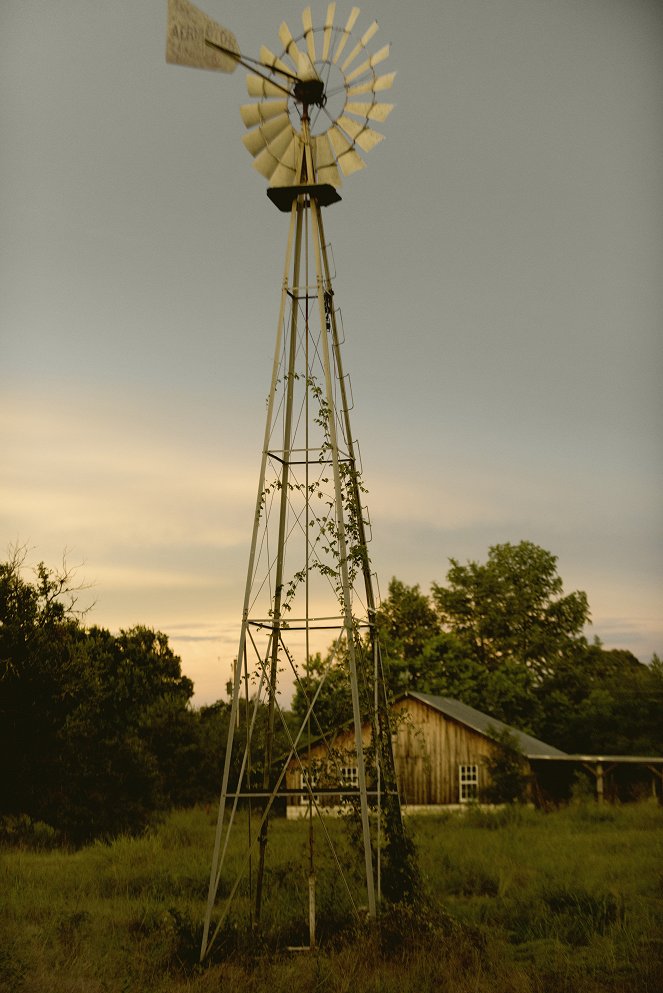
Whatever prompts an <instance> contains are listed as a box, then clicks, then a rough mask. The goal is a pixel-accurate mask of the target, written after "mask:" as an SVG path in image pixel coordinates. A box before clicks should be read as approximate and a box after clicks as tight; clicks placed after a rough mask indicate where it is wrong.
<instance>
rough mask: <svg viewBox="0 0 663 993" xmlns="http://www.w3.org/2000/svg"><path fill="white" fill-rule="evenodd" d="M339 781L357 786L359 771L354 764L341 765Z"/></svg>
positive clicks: (345, 784)
mask: <svg viewBox="0 0 663 993" xmlns="http://www.w3.org/2000/svg"><path fill="white" fill-rule="evenodd" d="M341 782H342V783H343V785H344V786H352V787H356V786H359V773H358V772H357V766H356V765H344V766H341Z"/></svg>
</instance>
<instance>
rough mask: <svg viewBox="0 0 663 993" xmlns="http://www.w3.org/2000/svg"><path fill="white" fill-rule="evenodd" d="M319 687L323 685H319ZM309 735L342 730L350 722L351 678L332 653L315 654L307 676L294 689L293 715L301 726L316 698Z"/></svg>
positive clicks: (310, 661) (339, 660)
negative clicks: (336, 729) (335, 729)
mask: <svg viewBox="0 0 663 993" xmlns="http://www.w3.org/2000/svg"><path fill="white" fill-rule="evenodd" d="M321 684H322V685H321ZM316 693H317V694H318V696H317V698H316V702H315V709H314V712H313V713H314V716H313V717H312V718H311V731H312V734H313V736H314V737H316V736H317V735H319V734H324V733H326V732H327V731H331V730H333V729H334V728H339V727H342V726H343V725H344V724H346V723H347V722H348V721H349V720H350V719H351V718H352V694H351V691H350V674H349V670H348V667H347V663H346V661H345V659H344V658H343V657H341V658H339V657H338V655H337V653H336V652H334V651H333V650H332V649H330V650H329V652H327V654H326V655H325V656H324V657H323V656H322V655H321V653H320V652H316V654H315V655H314V656H312V657H311V658H310V659H309V665H308V673H307V675H305V676H304V678H303V679H301V680H300V682H299V683H298V684H297V686H296V687H295V692H294V695H293V698H292V712H293V714H294V715H295V717H296V718H297V720H298V722H299V723H300V725H301V722H302V721H303V720H304V718H305V717H306V714H307V712H308V710H309V705H310V702H311V701H312V700H313V697H314V696H315V694H316Z"/></svg>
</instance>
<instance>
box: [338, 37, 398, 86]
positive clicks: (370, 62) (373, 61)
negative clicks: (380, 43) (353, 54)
mask: <svg viewBox="0 0 663 993" xmlns="http://www.w3.org/2000/svg"><path fill="white" fill-rule="evenodd" d="M390 47H391V46H390V45H388V44H387V45H385V46H384V47H383V48H381V49H380V51H379V52H376V53H375V54H374V55H371V57H370V59H367V60H366V61H365V62H362V63H361V65H359V66H357V68H356V69H353V70H352V72H351V73H348V75H347V76H346V77H345V82H346V83H351V82H352V80H353V79H357V78H358V77H359V76H363V75H364V73H365V72H368V71H369V70H370V69H373V68H374V66H376V65H379V64H380V62H384V60H385V59H386V58H388V56H389V50H390Z"/></svg>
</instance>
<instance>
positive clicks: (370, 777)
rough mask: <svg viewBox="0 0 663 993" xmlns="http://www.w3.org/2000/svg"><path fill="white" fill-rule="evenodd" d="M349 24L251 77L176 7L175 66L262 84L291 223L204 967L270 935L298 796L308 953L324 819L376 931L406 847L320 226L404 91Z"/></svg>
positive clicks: (277, 184) (328, 29)
mask: <svg viewBox="0 0 663 993" xmlns="http://www.w3.org/2000/svg"><path fill="white" fill-rule="evenodd" d="M335 6H336V5H335V4H334V3H330V4H329V6H328V8H327V12H326V17H325V21H324V24H323V25H322V26H321V27H319V28H315V27H314V26H313V22H312V17H311V11H310V8H307V9H306V10H305V11H304V12H303V14H302V26H303V32H302V33H301V34H300V35H299V36H298V37H294V36H293V34H292V33H291V31H290V29H289V28H288V26H287V25H286V24H285V23H283V24H281V27H280V28H279V39H280V43H281V49H282V50H281V52H280V54H279V55H276V54H274V53H273V52H272V51H270V49H268V48H266V47H265V46H263V47H262V48H261V49H260V57H259V59H249V58H248V57H247V56H245V55H244V54H242V53H241V52H240V49H239V46H238V45H237V42H236V39H235V38H234V36H233V35H232V34H231V33H230V32H229V31H227V30H226V29H225V28H222V27H221V26H220V25H218V24H216V23H215V22H214V21H212V20H210V19H209V18H208V17H207V16H206V15H205V14H203V13H202V12H201V11H199V10H198V9H197V8H195V7H194V6H193V5H192V4H190V3H189V2H188V0H169V24H168V49H167V59H168V61H169V62H175V63H179V64H182V65H190V66H196V67H199V68H207V69H215V70H219V71H223V72H230V71H232V70H234V69H235V68H236V67H237V65H238V64H239V65H242V66H244V67H245V68H247V69H249V70H250V75H249V76H248V78H247V87H248V93H249V96H250V97H252V98H254V100H253V102H251V103H248V104H246V105H244V106H243V107H242V108H241V113H242V118H243V121H244V124H245V126H246V127H247V129H249V130H248V133H247V134H246V136H245V137H244V144H245V145H246V147H247V149H248V150H249V152H250V153H251V155H252V156H253V157H254V166H255V168H256V169H257V170H258V172H260V173H261V174H262V175H263V176H265V178H266V179H267V180H268V181H269V188H268V189H267V194H268V196H269V198H270V200H271V201H272V202H273V203H274V204H275V206H276V207H277V208H278V209H279V210H281V211H283V212H284V213H285V214H287V215H288V218H289V225H288V236H287V243H286V251H285V261H284V267H283V280H282V286H281V301H280V308H279V315H278V321H277V327H276V345H275V349H274V358H273V366H272V375H271V382H270V386H269V393H268V398H267V416H266V423H265V433H264V442H263V448H262V457H261V462H260V471H259V481H258V491H257V498H256V507H255V515H254V524H253V533H252V537H251V545H250V552H249V563H248V570H247V579H246V587H245V594H244V608H243V614H242V623H241V633H240V638H239V649H238V653H237V658H236V660H235V663H234V670H233V680H232V685H233V689H232V708H231V717H230V724H229V733H228V741H227V748H226V754H225V761H224V765H223V774H222V784H221V799H220V805H219V818H218V824H217V832H216V840H215V847H214V854H213V859H212V868H211V874H210V885H209V897H208V908H207V914H206V919H205V926H204V936H203V943H202V949H201V958H205V956H206V955H207V954H208V952H209V950H210V947H211V945H212V943H213V941H214V940H215V938H216V936H217V935H218V934H219V933H220V932H221V930H222V928H223V925H224V922H225V921H226V919H227V915H228V913H229V910H230V906H231V904H232V903H233V901H238V900H239V901H243V905H244V906H246V908H247V913H248V914H249V915H250V917H251V920H252V922H253V924H254V925H255V924H257V923H258V922H259V920H260V916H261V913H262V910H263V905H264V903H265V901H266V899H267V892H266V891H267V889H268V873H267V872H266V866H267V864H268V844H267V843H268V828H269V822H270V813H271V812H273V807H274V804H275V803H276V801H277V800H281V801H282V797H283V796H284V795H285V797H286V799H287V802H289V803H291V804H292V803H293V802H297V803H299V804H300V805H301V807H302V808H304V809H305V811H306V813H307V816H308V818H309V835H310V839H309V840H310V844H309V853H308V899H309V908H308V911H309V912H308V917H309V944H310V945H313V944H315V917H316V914H315V888H316V884H315V857H314V852H315V846H314V834H313V832H314V825H316V828H315V829H316V830H317V831H318V832H319V834H320V836H321V838H322V843H324V844H325V845H327V843H328V844H329V845H330V846H331V847H332V849H333V845H332V841H331V837H330V833H329V831H328V830H327V828H326V827H325V822H324V820H323V818H322V811H323V810H324V804H325V802H326V801H327V800H328V799H329V798H330V797H334V798H340V800H341V801H345V803H346V804H351V805H352V806H353V809H354V810H355V812H356V815H357V820H358V824H359V826H360V830H359V836H360V838H361V842H360V844H359V848H360V849H361V855H360V863H361V875H360V878H361V880H362V882H361V883H360V884H359V892H355V893H353V887H354V889H355V890H357V880H356V878H355V880H354V882H350V881H349V880H345V866H344V865H343V862H342V860H341V858H340V857H339V856H338V855H337V854H335V853H334V855H333V858H334V860H335V864H336V866H337V869H338V873H339V874H340V876H341V877H342V878H343V879H344V884H345V889H346V890H347V895H348V898H349V903H350V907H351V908H352V909H354V911H355V912H357V908H358V907H359V906H364V907H366V908H367V911H368V915H369V916H370V917H376V916H377V915H378V912H379V905H380V897H381V889H382V878H381V876H382V869H381V866H382V862H381V859H382V851H383V849H384V847H385V838H387V839H389V837H391V840H392V841H393V839H394V837H396V839H397V840H398V838H400V839H401V840H403V829H402V821H401V814H400V806H399V801H398V793H397V789H396V782H395V773H394V764H393V755H392V750H391V735H390V730H389V718H388V713H387V702H386V696H385V690H384V680H383V674H382V659H381V655H380V646H379V643H378V638H377V631H376V598H375V593H374V581H373V575H372V573H371V567H370V563H369V557H368V551H367V546H368V543H369V540H370V523H369V519H368V515H367V511H366V508H365V507H364V506H363V503H362V497H363V494H364V493H365V490H364V487H363V483H362V479H361V469H360V458H359V451H358V447H357V443H356V441H355V439H354V437H353V434H352V429H351V424H350V411H351V408H352V397H351V390H350V386H349V380H348V378H347V376H346V374H345V371H344V368H343V363H342V356H341V345H342V341H343V333H342V321H341V318H340V311H339V309H338V307H337V304H336V300H335V296H334V289H333V277H334V272H333V264H332V260H331V256H330V250H329V246H328V244H327V242H326V240H325V234H324V226H323V218H322V208H323V207H327V206H329V205H331V204H334V203H336V202H338V201H339V200H340V199H341V198H340V196H339V194H338V192H337V190H338V187H339V186H340V185H341V173H342V174H343V175H346V176H347V175H349V174H351V173H353V172H355V171H356V170H358V169H361V168H363V167H364V165H365V163H364V160H363V158H362V157H361V155H360V154H359V151H358V150H361V151H363V152H366V151H369V150H370V149H371V148H373V147H374V146H375V145H376V144H378V143H379V142H380V141H381V140H382V135H380V134H378V133H377V132H376V131H374V130H373V128H372V126H371V123H372V122H373V121H384V120H385V119H386V118H387V116H388V114H389V113H390V111H391V110H392V105H391V104H386V103H380V102H379V101H378V94H379V93H380V92H381V91H382V90H385V89H388V88H389V87H391V85H392V82H393V79H394V75H395V74H394V73H389V74H385V75H379V74H378V73H377V72H376V67H377V66H378V65H379V64H380V63H381V62H383V61H384V60H385V59H386V58H387V56H388V54H389V46H388V45H385V46H384V47H383V48H380V49H379V50H378V51H376V52H374V53H373V54H370V52H369V45H370V42H371V40H372V38H373V37H374V35H375V33H376V32H377V30H378V25H377V22H373V23H372V24H371V25H370V26H369V27H368V28H367V29H366V30H365V31H364V32H363V34H361V35H360V36H359V37H356V38H354V37H353V30H354V27H355V24H356V22H357V20H358V17H359V9H358V8H356V7H354V8H353V9H352V11H351V13H350V15H349V17H348V18H347V20H346V21H345V23H344V24H342V25H336V24H335V23H334V17H335ZM321 638H325V639H326V640H327V643H329V641H332V642H333V653H332V654H334V655H335V656H336V659H337V662H336V668H335V671H336V672H337V673H338V672H339V671H344V672H345V673H346V674H347V682H348V686H349V700H350V703H349V706H348V713H347V715H345V716H346V719H347V721H348V724H349V725H351V726H352V727H353V729H354V739H353V740H354V745H353V757H352V760H351V762H349V761H348V759H347V758H346V759H345V762H346V765H344V766H343V765H341V764H340V763H341V762H342V761H343V760H342V759H339V756H338V754H337V753H335V751H334V748H333V746H332V743H331V742H329V743H328V747H326V758H325V761H324V770H325V772H324V776H319V774H318V773H316V772H314V767H313V764H312V761H311V746H312V742H315V744H316V748H317V749H318V751H317V752H316V754H317V755H319V749H320V743H322V747H323V751H325V743H326V739H325V735H324V733H323V730H324V729H323V725H322V722H321V720H320V719H319V715H318V710H317V709H316V705H317V704H318V698H319V693H320V688H321V687H322V685H323V684H324V680H325V678H327V673H328V672H330V671H331V669H327V670H325V671H324V672H323V673H322V675H321V677H320V674H319V673H317V674H316V676H317V678H316V679H315V680H314V679H312V678H311V671H310V660H311V657H312V655H313V653H314V651H316V650H318V649H319V647H320V639H321ZM331 668H332V669H333V668H334V667H333V666H332V667H331ZM320 678H321V680H322V681H320ZM296 685H297V686H299V688H300V693H301V694H302V696H303V698H304V699H306V701H307V705H306V714H305V716H304V719H303V720H302V721H301V723H300V725H299V726H298V727H294V728H293V727H292V726H291V724H289V723H288V722H287V721H286V719H285V716H284V711H283V702H282V701H283V695H282V694H283V690H284V688H285V691H286V692H287V691H289V690H291V689H292V688H293V686H296ZM314 690H317V692H314ZM309 691H310V692H309ZM307 693H309V695H308V696H307V695H306V694H307ZM258 728H260V729H261V730H260V732H258V730H257V729H258ZM279 729H280V730H281V732H282V735H281V737H282V740H283V739H285V740H286V741H287V748H286V753H285V754H278V748H277V746H276V744H275V741H276V736H277V731H278V730H279ZM240 740H241V747H238V745H239V742H240ZM316 767H317V768H318V769H320V762H319V761H318V762H317V764H316ZM293 783H294V784H295V785H293ZM242 806H243V807H244V808H246V807H248V811H249V815H248V818H247V817H246V815H245V814H244V813H242V816H240V815H239V814H238V807H242ZM240 821H241V823H242V830H243V831H244V832H245V834H246V839H245V842H244V845H243V848H242V851H243V855H242V856H241V858H240V859H239V864H238V866H237V865H233V869H232V870H229V868H228V866H227V858H226V855H227V852H228V850H229V842H230V838H231V834H232V832H233V831H234V830H235V827H236V825H237V824H238V823H239V822H240ZM247 824H248V827H247V826H246V825H247ZM318 824H319V826H317V825H318ZM230 847H232V846H230ZM228 874H230V876H229V875H228ZM222 882H223V885H222V886H221V885H220V884H221V883H222ZM220 892H222V893H223V894H224V898H223V900H221V899H220V898H218V897H219V893H220ZM215 914H216V915H217V916H216V917H215ZM213 918H214V919H213Z"/></svg>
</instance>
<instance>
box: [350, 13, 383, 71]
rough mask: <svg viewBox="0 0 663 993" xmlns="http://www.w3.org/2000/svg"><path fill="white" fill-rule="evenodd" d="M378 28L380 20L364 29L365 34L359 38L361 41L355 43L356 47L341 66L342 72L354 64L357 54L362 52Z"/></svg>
mask: <svg viewBox="0 0 663 993" xmlns="http://www.w3.org/2000/svg"><path fill="white" fill-rule="evenodd" d="M377 30H378V22H377V21H373V23H372V24H371V26H370V28H368V30H366V31H364V33H363V35H362V36H361V38H360V39H359V41H358V42H357V44H356V45H355V47H354V48H353V49H352V51H351V52H350V54H349V55H348V57H347V59H346V60H345V62H344V63H343V65H342V66H341V71H342V72H345V70H346V69H347V68H348V66H350V65H352V63H353V62H354V60H355V59H356V58H357V56H358V55H359V53H360V52H362V51H363V50H364V49H365V48H366V46H367V45H368V43H369V41H370V40H371V38H372V37H373V35H374V34H375V33H376V31H377Z"/></svg>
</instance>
